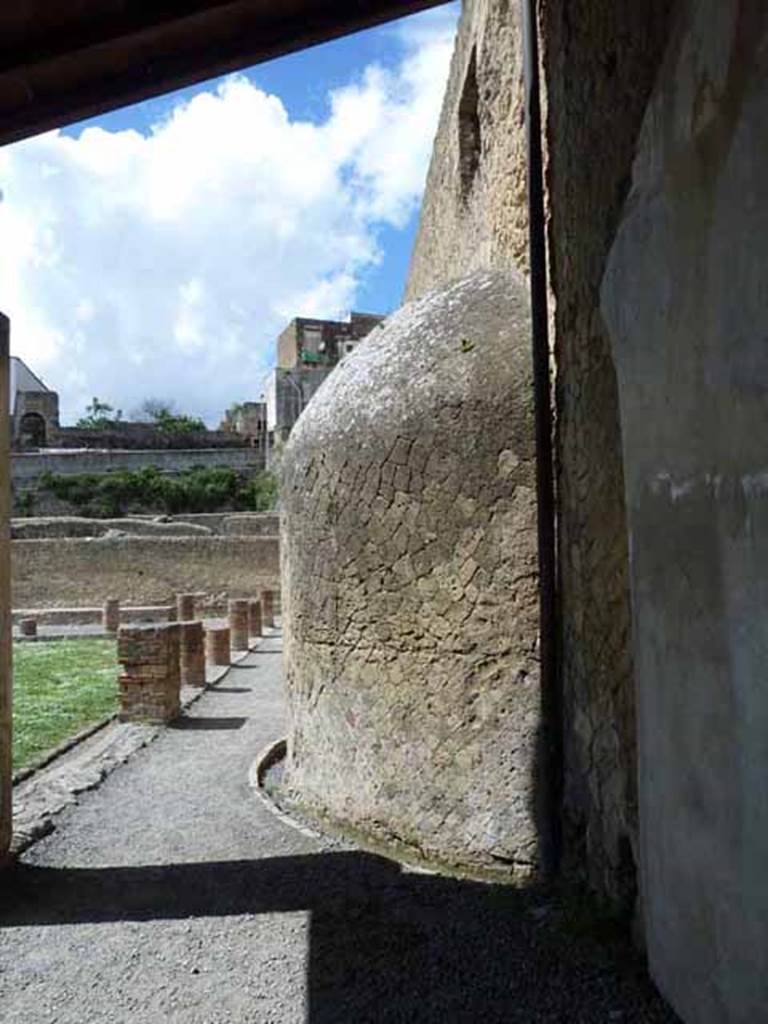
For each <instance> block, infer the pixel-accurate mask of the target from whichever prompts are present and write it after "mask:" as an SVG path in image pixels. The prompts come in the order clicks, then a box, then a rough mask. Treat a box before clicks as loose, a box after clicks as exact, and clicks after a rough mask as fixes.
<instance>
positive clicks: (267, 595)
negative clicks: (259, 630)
mask: <svg viewBox="0 0 768 1024" xmlns="http://www.w3.org/2000/svg"><path fill="white" fill-rule="evenodd" d="M261 617H262V620H263V623H264V625H265V626H269V628H270V629H274V626H275V594H274V591H273V590H262V592H261Z"/></svg>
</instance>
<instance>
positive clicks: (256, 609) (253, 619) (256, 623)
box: [248, 601, 262, 636]
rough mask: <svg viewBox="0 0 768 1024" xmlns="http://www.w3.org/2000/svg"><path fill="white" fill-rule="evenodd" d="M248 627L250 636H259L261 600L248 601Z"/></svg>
mask: <svg viewBox="0 0 768 1024" xmlns="http://www.w3.org/2000/svg"><path fill="white" fill-rule="evenodd" d="M248 629H249V631H250V634H251V636H261V630H262V625H261V601H249V602H248Z"/></svg>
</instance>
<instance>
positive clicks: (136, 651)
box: [117, 623, 181, 722]
mask: <svg viewBox="0 0 768 1024" xmlns="http://www.w3.org/2000/svg"><path fill="white" fill-rule="evenodd" d="M180 640H181V637H180V627H179V625H178V624H176V623H174V624H168V625H166V624H163V625H153V626H122V627H121V628H120V629H119V631H118V634H117V660H118V661H119V662H120V665H121V667H122V675H120V677H119V679H118V684H119V690H120V720H121V721H122V722H170V721H171V720H172V719H174V718H176V717H177V716H178V715H179V712H180V711H181V699H180V689H181V670H180Z"/></svg>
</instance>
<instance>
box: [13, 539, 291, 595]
mask: <svg viewBox="0 0 768 1024" xmlns="http://www.w3.org/2000/svg"><path fill="white" fill-rule="evenodd" d="M11 564H12V587H13V605H14V606H15V607H17V608H41V607H42V608H45V607H60V608H66V607H70V608H71V607H77V606H82V605H99V604H102V603H103V602H104V601H105V600H106V599H107V598H108V597H119V598H120V600H121V602H123V603H124V604H171V603H173V601H174V600H175V595H176V594H177V593H180V592H184V591H188V590H194V591H200V592H205V593H206V594H208V595H210V597H211V600H212V601H214V603H220V602H221V601H223V600H226V599H227V598H229V597H252V596H253V595H254V594H257V593H258V592H259V590H260V589H262V588H264V587H275V588H276V587H278V586H279V573H280V570H279V557H278V540H277V538H276V537H201V538H198V537H195V538H189V537H173V538H163V539H158V538H155V537H118V538H112V537H104V538H97V539H90V538H86V539H70V540H17V541H13V543H12V544H11Z"/></svg>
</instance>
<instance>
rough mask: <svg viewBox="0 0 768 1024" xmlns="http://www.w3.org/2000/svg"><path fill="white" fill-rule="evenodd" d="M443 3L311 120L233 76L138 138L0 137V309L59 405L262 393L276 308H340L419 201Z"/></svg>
mask: <svg viewBox="0 0 768 1024" xmlns="http://www.w3.org/2000/svg"><path fill="white" fill-rule="evenodd" d="M454 24H455V10H450V9H449V10H448V12H447V14H446V13H441V14H439V15H437V16H436V15H435V14H432V15H429V16H422V17H421V18H415V19H411V20H410V21H408V22H405V23H403V26H404V27H402V28H401V29H399V30H398V31H399V36H398V40H399V45H400V47H401V50H400V58H399V62H398V63H397V64H396V65H395V66H394V67H391V68H384V67H380V66H370V67H368V68H365V69H364V70H363V71H362V73H361V74H359V75H358V76H357V77H356V79H355V80H351V81H350V82H349V84H348V85H346V86H345V87H343V88H341V89H337V90H336V91H335V92H334V93H333V94H332V95H331V97H330V113H329V114H328V116H327V118H326V119H325V120H324V121H322V122H320V123H310V122H299V121H291V119H290V117H289V116H288V113H287V112H286V109H285V107H284V106H283V103H282V102H281V100H280V99H279V98H278V97H276V96H269V95H267V94H265V93H264V92H262V91H261V90H259V89H258V88H256V87H255V86H254V85H253V84H252V82H251V81H249V79H248V78H246V77H245V76H234V77H231V78H228V79H226V80H225V81H224V82H222V83H219V84H217V85H216V86H211V87H209V88H208V89H203V90H201V91H200V92H199V93H197V94H196V95H195V96H194V97H193V98H192V99H191V100H189V101H188V102H186V103H183V104H180V105H178V106H177V107H176V108H175V109H174V110H173V111H172V113H171V114H170V116H169V117H168V118H167V119H166V120H164V121H163V122H162V123H160V124H158V125H155V126H154V128H153V129H152V130H151V131H150V132H149V133H147V134H146V135H143V134H141V133H140V132H138V131H133V130H131V131H120V132H107V131H104V130H102V129H100V128H89V129H87V130H85V131H83V132H82V133H81V134H80V135H79V137H77V138H72V137H69V136H65V135H62V134H61V133H58V132H52V133H49V134H47V135H43V136H39V137H38V138H35V139H31V140H28V141H26V142H23V143H20V144H18V145H15V146H11V147H7V148H6V149H4V150H0V189H1V190H2V191H1V193H0V195H1V196H2V200H1V201H0V234H2V238H3V252H2V256H1V257H0V308H2V309H3V310H4V312H6V313H8V315H9V316H10V317H11V320H12V332H13V333H12V344H13V348H14V351H15V352H16V353H17V354H19V355H21V356H23V357H24V358H25V359H27V361H28V362H29V363H30V364H31V365H32V366H33V367H34V369H35V370H36V371H38V372H40V373H42V374H43V375H44V376H45V379H46V381H47V383H49V385H50V386H52V387H54V388H56V389H57V390H58V391H59V393H60V395H61V400H62V412H63V415H64V417H65V418H69V417H73V416H76V415H78V414H79V413H80V412H81V411H82V409H83V408H84V407H85V405H86V404H87V402H88V401H89V400H90V398H91V397H92V396H93V395H98V396H99V397H100V398H103V399H107V400H109V401H111V402H112V403H113V404H114V405H116V406H119V407H121V408H123V409H131V408H134V407H135V406H136V405H138V404H139V403H140V401H141V400H142V399H143V398H144V397H146V396H147V395H167V396H169V397H175V398H176V399H177V402H178V404H179V406H180V407H183V408H184V409H185V410H188V411H190V412H194V413H197V414H201V415H203V416H205V417H206V418H207V419H208V420H209V421H210V422H215V420H216V419H217V418H218V416H219V415H220V413H221V412H222V411H223V409H224V407H225V406H226V405H228V404H230V403H231V402H232V401H235V400H242V399H246V398H255V397H258V394H259V392H260V390H261V382H262V378H263V372H264V369H265V367H267V366H268V365H270V364H271V362H272V359H273V351H274V339H275V337H276V335H277V333H278V332H279V331H280V329H281V328H282V326H283V325H284V323H285V321H286V320H287V319H289V318H290V317H292V316H295V315H299V314H305V315H316V316H339V315H343V314H344V313H345V312H346V311H348V310H349V309H350V308H351V306H352V305H353V303H354V301H355V294H356V291H357V288H358V285H359V281H360V279H361V277H362V275H363V274H364V272H365V271H366V269H370V267H371V266H373V265H375V264H376V263H377V262H378V261H380V259H381V257H382V254H381V253H380V252H379V251H378V248H377V243H376V228H377V226H378V225H381V224H382V223H386V224H390V225H392V226H394V227H401V226H403V225H404V224H405V223H406V221H407V219H408V217H409V216H410V214H411V213H412V212H413V210H414V208H415V206H416V204H417V203H418V201H419V198H420V195H421V191H422V188H423V182H424V175H425V172H426V167H427V163H428V159H429V153H430V150H431V144H432V137H433V135H434V130H435V127H436V124H437V117H438V113H439V107H440V102H441V98H442V93H443V88H444V83H445V77H446V73H447V68H448V62H449V58H450V52H451V47H452V39H453V29H454Z"/></svg>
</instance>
